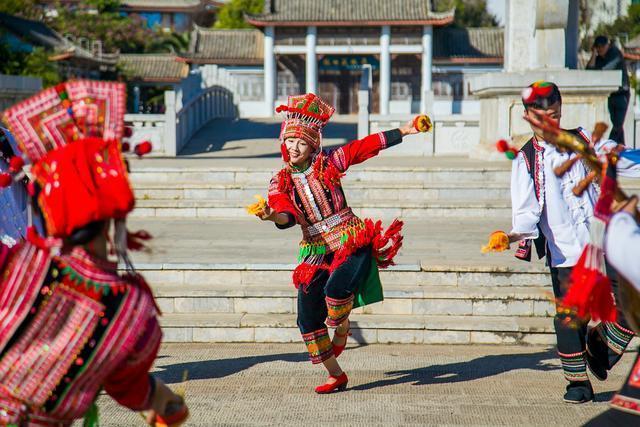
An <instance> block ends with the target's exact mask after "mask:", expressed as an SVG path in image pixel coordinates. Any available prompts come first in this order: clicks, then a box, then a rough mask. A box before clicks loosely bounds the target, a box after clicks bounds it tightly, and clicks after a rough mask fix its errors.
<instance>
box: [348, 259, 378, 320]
mask: <svg viewBox="0 0 640 427" xmlns="http://www.w3.org/2000/svg"><path fill="white" fill-rule="evenodd" d="M383 299H384V296H383V295H382V282H380V272H379V271H378V264H377V263H376V261H375V260H374V259H372V260H371V268H370V269H369V274H368V275H367V277H366V279H365V280H364V282H363V283H361V284H360V285H359V286H358V289H357V290H356V292H355V298H354V300H353V308H358V307H364V306H365V305H369V304H373V303H375V302H380V301H382V300H383Z"/></svg>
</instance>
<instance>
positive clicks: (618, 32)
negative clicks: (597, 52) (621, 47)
mask: <svg viewBox="0 0 640 427" xmlns="http://www.w3.org/2000/svg"><path fill="white" fill-rule="evenodd" d="M601 34H602V35H605V36H607V37H609V39H611V40H620V41H621V42H622V43H623V44H624V43H626V41H627V40H631V39H632V38H634V37H635V36H637V35H638V34H640V4H632V5H630V6H629V9H627V16H622V17H620V18H618V19H616V20H615V21H614V22H613V23H611V24H600V25H598V27H597V28H596V29H595V31H594V33H593V34H592V35H591V36H589V37H585V38H584V39H583V40H582V48H583V49H584V50H590V49H591V46H592V44H593V39H594V38H595V37H596V36H598V35H601Z"/></svg>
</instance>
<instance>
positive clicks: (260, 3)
mask: <svg viewBox="0 0 640 427" xmlns="http://www.w3.org/2000/svg"><path fill="white" fill-rule="evenodd" d="M263 7H264V0H231V1H230V2H229V3H227V4H225V5H224V6H222V8H221V9H220V12H219V14H218V19H217V21H216V23H215V25H214V27H215V28H252V27H251V25H249V24H248V23H247V22H246V21H245V20H244V14H245V13H246V14H248V15H258V14H260V13H262V9H263Z"/></svg>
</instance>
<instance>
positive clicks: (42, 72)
mask: <svg viewBox="0 0 640 427" xmlns="http://www.w3.org/2000/svg"><path fill="white" fill-rule="evenodd" d="M49 56H50V53H48V52H47V51H46V50H44V48H42V47H38V48H35V49H34V50H33V52H31V53H29V54H28V55H27V56H26V57H25V61H24V68H23V69H22V72H21V73H20V74H22V75H23V76H33V77H40V78H42V85H43V86H44V87H49V86H53V85H55V84H58V83H60V82H61V81H62V78H61V76H60V73H59V71H58V65H57V63H56V62H53V61H50V60H49Z"/></svg>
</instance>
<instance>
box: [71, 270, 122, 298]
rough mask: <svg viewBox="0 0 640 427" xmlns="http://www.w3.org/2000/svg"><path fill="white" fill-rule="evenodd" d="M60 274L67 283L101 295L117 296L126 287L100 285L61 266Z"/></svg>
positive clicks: (110, 284) (111, 284) (107, 284)
mask: <svg viewBox="0 0 640 427" xmlns="http://www.w3.org/2000/svg"><path fill="white" fill-rule="evenodd" d="M60 273H61V274H62V275H63V276H65V277H66V278H68V280H69V282H70V283H71V284H73V285H75V286H78V287H84V288H85V289H86V290H91V288H93V289H94V290H95V291H96V292H99V293H101V294H102V295H109V293H110V292H113V293H114V294H116V295H117V294H118V292H124V291H125V289H126V287H125V286H124V285H123V284H120V285H118V286H114V285H113V283H100V282H96V281H94V280H91V279H88V278H86V277H84V276H82V275H81V274H80V273H78V272H77V271H75V270H74V269H73V268H72V267H71V266H69V265H66V266H62V269H61V270H60Z"/></svg>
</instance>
